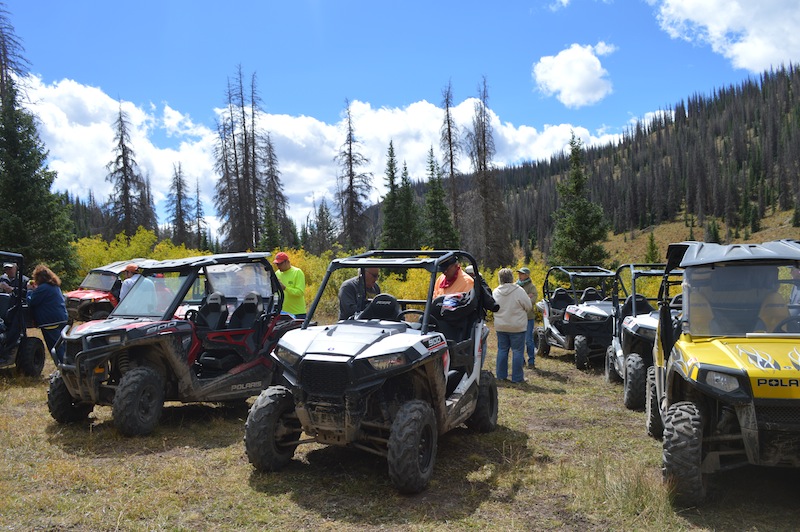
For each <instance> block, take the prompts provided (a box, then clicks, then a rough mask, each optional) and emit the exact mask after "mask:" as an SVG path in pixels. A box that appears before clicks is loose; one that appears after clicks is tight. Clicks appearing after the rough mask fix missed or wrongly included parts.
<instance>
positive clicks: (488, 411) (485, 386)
mask: <svg viewBox="0 0 800 532" xmlns="http://www.w3.org/2000/svg"><path fill="white" fill-rule="evenodd" d="M467 427H469V428H470V429H472V430H476V431H478V432H492V431H493V430H494V429H496V428H497V382H496V381H495V380H494V375H493V374H492V372H491V371H481V383H480V386H479V387H478V402H477V404H476V405H475V411H474V412H473V413H472V415H471V416H470V417H469V419H467Z"/></svg>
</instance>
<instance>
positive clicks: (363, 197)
mask: <svg viewBox="0 0 800 532" xmlns="http://www.w3.org/2000/svg"><path fill="white" fill-rule="evenodd" d="M358 149H359V141H358V139H357V138H356V133H355V127H354V125H353V113H352V109H351V108H350V101H349V100H345V141H344V144H342V147H341V148H340V150H339V154H338V155H337V156H336V160H337V162H338V163H339V166H340V168H341V170H340V173H339V175H338V176H337V181H336V184H337V191H336V199H337V201H338V203H339V212H340V215H341V224H342V233H341V236H340V242H341V243H342V245H344V247H345V248H346V249H348V250H353V249H356V248H358V247H361V246H363V245H364V244H365V243H366V231H365V227H364V220H363V216H364V211H365V210H366V208H367V200H368V199H369V193H370V190H372V174H370V173H368V172H362V171H361V168H362V167H364V166H366V165H367V163H369V159H367V158H366V157H365V156H364V155H362V154H361V152H359V151H358Z"/></svg>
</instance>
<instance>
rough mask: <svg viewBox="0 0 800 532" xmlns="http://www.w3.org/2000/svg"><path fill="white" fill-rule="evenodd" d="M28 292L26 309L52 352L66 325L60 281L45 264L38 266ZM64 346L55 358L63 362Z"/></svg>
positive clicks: (65, 310) (62, 345)
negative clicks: (28, 309)
mask: <svg viewBox="0 0 800 532" xmlns="http://www.w3.org/2000/svg"><path fill="white" fill-rule="evenodd" d="M29 288H33V289H32V290H30V289H29V290H28V307H29V308H30V309H31V315H32V316H33V319H34V321H35V322H36V325H37V326H38V327H39V329H40V330H41V331H42V336H43V337H44V343H45V344H46V345H47V349H48V350H49V351H52V349H53V347H54V346H55V344H56V342H57V341H58V338H59V337H60V336H61V330H62V329H63V328H64V326H66V324H67V306H66V305H65V304H64V294H63V293H62V292H61V279H59V277H58V275H56V274H55V273H53V271H52V270H51V269H50V268H48V267H47V265H45V264H39V265H38V266H37V267H36V269H34V270H33V279H32V280H31V283H30V285H29ZM65 352H66V345H65V344H61V346H60V347H59V352H58V353H56V356H57V358H58V360H59V361H63V360H64V354H65Z"/></svg>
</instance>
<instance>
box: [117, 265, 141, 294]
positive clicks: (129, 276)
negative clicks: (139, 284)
mask: <svg viewBox="0 0 800 532" xmlns="http://www.w3.org/2000/svg"><path fill="white" fill-rule="evenodd" d="M138 278H139V267H138V266H137V265H136V264H134V263H132V262H131V263H130V264H128V265H127V266H125V269H124V270H122V286H121V287H120V289H119V299H120V301H122V298H123V297H125V294H127V293H128V291H129V290H130V289H131V287H132V286H133V283H135V282H136V279H138Z"/></svg>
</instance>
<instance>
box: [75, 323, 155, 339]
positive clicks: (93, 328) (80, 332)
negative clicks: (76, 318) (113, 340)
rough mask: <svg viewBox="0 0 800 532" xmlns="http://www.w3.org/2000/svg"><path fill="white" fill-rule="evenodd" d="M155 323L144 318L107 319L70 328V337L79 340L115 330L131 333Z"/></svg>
mask: <svg viewBox="0 0 800 532" xmlns="http://www.w3.org/2000/svg"><path fill="white" fill-rule="evenodd" d="M153 323H154V322H153V321H152V320H146V319H143V318H106V319H103V320H94V321H87V322H86V323H81V324H79V325H74V326H72V328H70V330H69V333H68V336H69V337H70V338H77V337H81V336H86V335H89V334H98V333H106V332H110V331H115V330H125V331H129V330H131V329H136V328H138V327H142V326H145V325H147V326H150V325H152V324H153Z"/></svg>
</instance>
